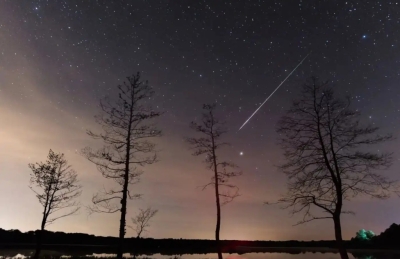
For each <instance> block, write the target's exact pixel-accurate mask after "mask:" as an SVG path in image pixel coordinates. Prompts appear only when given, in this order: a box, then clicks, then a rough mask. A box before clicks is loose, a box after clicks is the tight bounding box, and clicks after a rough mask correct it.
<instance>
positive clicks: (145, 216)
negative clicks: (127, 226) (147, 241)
mask: <svg viewBox="0 0 400 259" xmlns="http://www.w3.org/2000/svg"><path fill="white" fill-rule="evenodd" d="M157 212H158V210H153V209H152V208H151V207H148V208H147V209H145V210H144V209H139V213H138V214H137V215H136V216H135V217H134V218H132V223H133V224H134V225H135V227H134V228H133V227H132V229H134V230H135V232H136V238H139V237H140V236H141V235H142V233H143V232H145V231H147V228H148V227H150V224H149V222H150V220H151V219H152V218H153V217H154V216H155V215H156V213H157Z"/></svg>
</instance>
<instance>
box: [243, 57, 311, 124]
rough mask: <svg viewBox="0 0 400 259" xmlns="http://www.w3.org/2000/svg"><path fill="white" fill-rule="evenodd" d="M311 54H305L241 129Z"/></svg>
mask: <svg viewBox="0 0 400 259" xmlns="http://www.w3.org/2000/svg"><path fill="white" fill-rule="evenodd" d="M310 54H311V52H310V53H308V54H307V56H305V57H304V58H303V60H302V61H300V63H299V64H298V65H297V66H296V67H295V68H294V69H293V70H292V72H290V74H289V75H288V76H287V77H286V78H285V79H284V80H283V81H282V83H280V84H279V85H278V87H277V88H276V89H275V90H274V91H273V92H272V93H271V94H270V96H268V98H267V99H265V101H264V102H263V103H262V104H261V105H260V107H258V108H257V110H256V111H255V112H253V114H252V115H251V116H250V117H249V118H248V119H247V120H246V121H245V122H244V123H243V125H242V126H241V127H240V128H239V130H241V129H242V128H243V127H244V126H245V125H246V124H247V123H248V122H249V121H250V119H251V118H252V117H253V116H254V115H255V114H256V113H257V112H258V110H259V109H261V107H262V106H263V105H264V104H265V103H266V102H267V101H268V100H269V98H271V96H272V95H273V94H274V93H275V92H276V91H277V90H278V89H279V87H281V85H283V83H285V81H286V80H287V79H288V78H289V77H290V76H291V75H292V74H293V72H294V71H296V69H297V68H298V67H299V66H300V65H301V64H302V63H303V61H304V60H306V58H307V57H308V56H309V55H310Z"/></svg>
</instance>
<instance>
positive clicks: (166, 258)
mask: <svg viewBox="0 0 400 259" xmlns="http://www.w3.org/2000/svg"><path fill="white" fill-rule="evenodd" d="M32 253H33V250H15V249H13V250H10V249H3V250H0V258H2V259H9V258H14V259H17V258H18V259H24V258H27V257H29V256H30V255H31V254H32ZM42 255H43V256H44V257H45V258H65V259H67V258H69V257H70V256H68V255H66V254H63V252H60V251H56V250H44V251H43V253H42ZM349 256H350V258H351V259H394V258H400V252H396V253H390V252H387V251H386V252H385V251H381V252H376V251H375V252H368V251H356V252H354V251H353V253H349ZM107 257H109V258H112V257H115V255H114V254H96V253H88V254H87V255H86V256H81V257H80V258H82V259H85V258H87V259H94V258H107ZM124 257H125V258H136V259H217V258H218V254H217V253H210V254H183V255H162V254H151V255H139V256H133V255H132V254H129V253H127V254H124ZM74 258H77V257H74ZM223 258H224V259H340V256H339V254H337V253H332V252H301V253H296V254H292V253H284V252H279V253H273V252H257V253H255V252H250V253H244V254H223Z"/></svg>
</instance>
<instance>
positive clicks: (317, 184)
mask: <svg viewBox="0 0 400 259" xmlns="http://www.w3.org/2000/svg"><path fill="white" fill-rule="evenodd" d="M377 131H378V127H372V126H361V123H360V113H359V112H358V111H354V110H351V109H350V100H349V99H348V100H347V101H343V100H340V99H337V98H335V97H334V92H333V90H332V89H331V88H329V87H328V85H327V83H326V82H322V83H321V82H319V80H318V79H316V78H315V77H312V78H311V80H310V81H309V82H308V83H306V84H305V85H304V87H303V91H302V95H301V98H300V99H299V100H297V101H294V102H293V105H292V107H291V108H290V109H289V110H288V112H287V114H286V115H285V116H283V117H282V118H281V120H280V121H279V124H278V127H277V132H278V133H279V135H280V145H281V146H282V148H283V150H284V156H285V158H286V162H285V163H283V164H282V165H280V169H281V170H282V171H283V172H284V173H285V174H286V175H287V176H288V191H287V194H286V195H284V196H283V197H282V198H281V199H280V200H279V201H278V202H280V203H284V204H286V205H285V208H289V207H290V208H291V209H292V210H291V212H292V213H303V214H304V217H303V219H302V220H301V221H300V222H299V223H298V224H301V223H305V222H309V221H311V220H315V219H328V218H330V219H333V222H334V230H335V238H336V241H337V245H338V249H339V252H340V255H341V257H342V258H348V255H347V252H346V250H345V248H344V245H343V242H342V230H341V221H340V220H341V214H343V213H353V212H351V211H344V210H343V203H344V202H345V201H346V200H350V199H352V198H354V197H356V196H358V195H367V196H371V197H374V198H378V199H385V198H388V197H389V196H390V193H391V191H393V190H395V189H393V188H394V187H395V182H394V181H390V180H388V179H387V178H385V177H384V176H382V175H381V174H379V173H377V172H376V171H377V170H381V169H387V168H388V167H389V166H390V165H391V160H392V159H391V154H390V153H383V152H373V151H372V149H370V148H369V146H371V145H373V144H379V143H382V142H385V141H388V140H391V139H392V137H391V135H378V134H377ZM312 208H317V209H319V210H320V214H315V212H313V211H312Z"/></svg>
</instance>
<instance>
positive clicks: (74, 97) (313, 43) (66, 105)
mask: <svg viewBox="0 0 400 259" xmlns="http://www.w3.org/2000/svg"><path fill="white" fill-rule="evenodd" d="M399 39H400V4H399V3H397V2H396V1H389V0H384V1H364V0H362V1H361V0H360V1H328V0H324V1H322V0H303V1H302V0H300V1H299V0H290V1H289V0H288V1H266V0H265V1H262V0H250V1H244V0H240V1H239V0H236V1H231V2H229V1H219V0H218V1H215V0H214V1H211V0H207V1H204V0H201V1H182V0H173V1H168V0H164V1H163V0H136V1H111V0H107V1H81V0H80V1H72V0H71V1H58V0H51V1H39V0H38V1H15V0H1V1H0V177H1V179H0V206H1V212H0V228H4V229H17V228H18V229H20V230H22V231H28V230H33V229H37V228H39V226H40V220H41V211H42V208H41V206H40V204H39V203H38V201H37V200H36V198H35V195H34V193H33V192H32V191H31V190H29V188H28V184H29V173H30V170H29V168H28V163H32V162H38V161H44V160H45V159H46V156H47V153H48V151H49V149H50V148H51V149H53V150H54V151H56V152H63V153H65V155H66V158H67V159H68V160H69V162H70V164H71V165H72V166H73V168H74V169H75V170H76V171H77V172H78V173H79V177H80V180H81V183H82V185H83V186H84V189H83V195H82V197H81V202H82V204H83V205H89V204H90V200H91V197H92V194H93V193H94V192H96V191H97V190H99V189H101V188H102V186H103V185H105V186H108V184H109V182H108V181H106V180H104V179H103V178H102V177H101V176H100V174H99V173H98V172H97V170H96V168H95V166H94V165H93V164H91V163H90V162H88V161H87V160H85V158H83V157H82V156H80V155H79V154H78V152H79V150H81V149H82V148H83V147H85V146H88V145H89V146H92V147H96V145H97V146H98V145H99V144H100V143H98V142H94V141H93V140H91V139H90V138H89V137H88V136H87V135H86V133H85V132H86V129H94V130H96V129H97V125H96V124H95V120H94V117H93V116H94V115H96V114H98V113H99V107H98V103H99V102H98V100H99V98H102V97H104V96H107V95H113V93H115V92H114V89H115V86H116V85H118V84H120V83H121V82H122V81H123V80H124V78H125V77H126V76H128V75H131V74H133V73H136V72H137V71H141V72H142V77H143V78H144V79H148V80H149V82H150V85H152V86H153V87H154V89H155V91H156V96H155V97H154V99H152V100H151V101H150V103H151V104H152V105H153V107H154V108H155V109H157V110H162V111H165V114H164V115H163V117H162V118H160V119H159V120H158V125H159V127H160V128H161V129H162V130H163V132H164V136H163V137H162V138H161V139H160V140H158V141H157V143H158V147H159V149H161V152H160V154H159V158H160V160H161V161H160V162H159V163H157V164H155V165H153V166H149V167H147V168H145V174H144V175H143V177H142V181H141V183H140V184H138V185H135V186H133V188H132V190H134V192H137V193H142V194H143V195H144V196H143V199H141V200H135V201H131V202H130V204H129V207H128V218H130V217H131V216H133V214H135V213H136V212H137V211H138V208H142V207H146V206H152V207H154V208H157V209H159V213H158V214H157V215H156V217H155V218H154V221H153V223H152V226H151V228H150V229H149V232H148V233H147V234H146V235H147V236H149V237H154V238H164V237H165V238H167V237H172V238H181V237H182V238H207V239H212V238H213V234H214V229H215V221H216V216H215V210H216V209H215V202H214V197H213V192H212V189H210V190H206V191H201V189H200V188H197V187H198V186H200V185H204V184H205V183H207V181H208V180H209V178H210V172H209V171H207V170H206V169H205V166H204V164H202V163H201V158H199V157H192V156H191V151H189V150H188V148H189V146H188V145H187V144H186V143H185V142H184V138H185V137H189V136H193V134H194V133H193V132H192V131H191V130H190V129H189V122H190V121H192V120H195V119H196V117H197V118H198V117H199V115H200V114H201V107H202V104H203V103H212V102H216V103H217V104H218V110H219V112H218V114H219V116H220V117H221V118H223V119H225V120H226V121H227V127H228V128H229V130H230V133H229V134H228V135H227V136H226V140H227V141H230V142H231V143H232V147H230V148H228V149H226V150H225V151H224V152H223V154H222V155H223V156H224V157H226V158H227V159H230V160H234V161H235V162H236V163H237V164H238V165H239V166H240V167H241V168H242V170H243V175H242V176H240V177H239V178H237V179H235V180H234V181H235V183H237V185H238V186H239V187H240V189H241V194H242V196H240V197H239V198H237V199H236V200H235V201H234V202H233V203H231V204H229V205H227V206H226V207H223V211H222V229H221V238H223V239H249V240H253V239H264V240H270V239H271V240H283V239H304V240H312V239H314V240H318V239H333V238H334V236H333V222H331V221H329V220H328V221H318V222H312V223H308V224H306V225H303V226H297V227H293V226H292V225H293V224H295V223H296V222H297V221H298V219H299V217H290V215H289V212H288V211H284V210H280V209H279V207H278V206H266V205H264V204H263V202H265V201H271V200H276V199H277V198H278V197H279V195H280V194H283V193H284V192H285V176H284V175H283V174H282V173H280V172H279V171H278V170H277V169H276V167H275V165H276V164H278V163H279V161H280V160H281V159H282V152H281V150H280V148H279V147H278V146H277V144H276V143H277V134H276V133H275V123H276V122H277V119H278V118H279V117H280V116H282V115H283V114H284V111H285V110H286V109H288V108H289V107H290V104H291V100H292V99H293V98H295V97H296V96H297V94H298V92H299V89H300V88H301V84H302V83H303V82H304V81H305V80H306V79H307V78H308V77H310V76H312V75H314V76H318V77H320V78H321V79H324V80H329V81H331V82H332V86H333V87H334V88H335V89H336V93H337V94H338V95H340V96H345V95H349V96H351V98H352V100H353V108H355V109H359V110H360V111H361V112H362V114H363V120H364V121H365V122H367V123H373V124H376V125H378V126H381V129H382V132H392V133H393V134H394V135H395V136H398V133H399V131H400V127H399V126H400V123H399V119H400V102H399V101H400V86H399V82H400V42H399ZM310 51H312V53H311V55H310V56H309V57H308V58H307V60H305V61H304V63H303V64H302V65H301V66H300V67H299V68H298V69H297V70H296V72H295V73H294V74H293V75H292V76H291V77H290V78H289V79H288V80H287V81H286V83H285V84H284V85H283V86H282V87H281V88H280V89H279V90H278V91H277V92H276V93H275V95H274V96H273V97H272V98H271V99H270V100H269V101H268V102H267V103H266V104H265V105H264V106H263V107H262V109H261V110H260V111H259V112H258V113H257V114H256V115H255V116H254V117H253V119H252V120H251V121H250V122H249V123H248V124H247V125H246V126H245V127H244V128H243V129H242V130H240V131H238V129H239V127H240V126H241V125H242V124H243V122H244V121H245V120H246V119H247V118H248V117H249V116H250V115H251V114H252V113H253V112H254V110H255V109H256V108H257V107H258V106H259V105H260V103H262V102H263V101H264V100H265V98H266V97H267V96H268V95H269V94H270V93H271V92H272V91H273V90H274V89H275V88H276V87H277V85H278V84H279V83H280V82H281V81H282V80H283V79H284V78H285V77H286V76H287V75H288V74H289V73H290V71H291V70H292V69H293V68H294V67H295V66H296V65H297V64H298V63H299V62H300V60H301V59H302V58H304V57H305V56H306V55H307V54H308V53H309V52H310ZM398 146H399V140H395V141H392V142H391V143H386V144H385V146H379V147H376V148H377V149H379V150H385V151H396V150H397V149H398V148H397V147H398ZM241 152H242V153H241ZM398 157H399V155H398V153H397V154H395V156H394V158H395V162H394V165H393V166H392V168H391V169H390V170H389V171H387V172H385V174H386V175H387V176H391V177H392V179H399V178H400V177H398V173H399V171H400V162H399V161H398V160H399V159H398ZM399 202H400V201H399V200H398V199H394V198H393V199H390V200H387V201H375V200H369V199H366V198H363V197H360V198H358V199H357V200H355V201H353V202H351V203H348V204H347V208H349V207H350V206H351V208H352V209H353V210H354V211H356V213H357V214H356V215H355V216H352V215H345V216H344V217H343V232H344V237H345V238H351V237H353V236H354V235H355V232H356V231H357V230H359V229H361V228H366V229H371V230H373V231H374V232H376V233H380V232H381V231H383V230H384V229H385V228H387V227H388V226H389V225H390V224H391V223H393V222H397V223H399V220H400V206H399ZM118 217H119V215H118V214H116V215H104V214H96V215H92V216H90V217H88V216H87V214H86V212H85V210H82V211H81V213H80V214H79V215H77V216H74V217H68V218H64V219H62V220H60V221H57V222H56V223H55V224H52V225H50V226H49V228H48V229H49V230H58V231H66V232H86V233H91V234H96V235H112V236H116V235H117V234H118V224H119V221H118ZM128 222H129V221H128ZM131 235H133V233H132V231H131V230H129V229H128V236H131Z"/></svg>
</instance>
